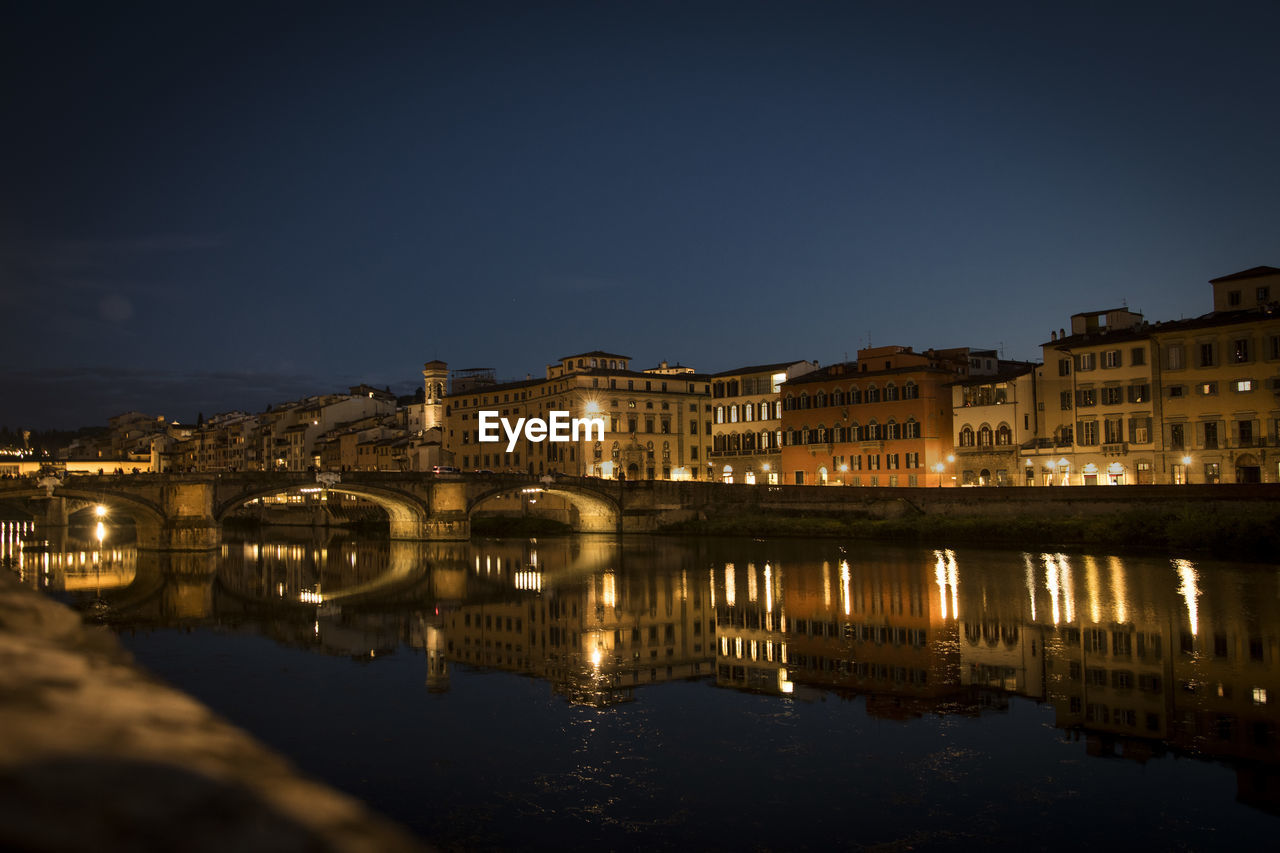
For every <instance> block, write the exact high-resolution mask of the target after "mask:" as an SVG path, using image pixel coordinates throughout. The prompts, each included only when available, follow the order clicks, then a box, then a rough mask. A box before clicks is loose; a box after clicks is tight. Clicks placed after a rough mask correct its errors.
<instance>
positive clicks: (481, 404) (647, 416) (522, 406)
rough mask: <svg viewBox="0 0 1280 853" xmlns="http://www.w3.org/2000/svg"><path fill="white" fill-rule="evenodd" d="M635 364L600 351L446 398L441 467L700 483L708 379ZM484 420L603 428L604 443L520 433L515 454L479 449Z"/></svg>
mask: <svg viewBox="0 0 1280 853" xmlns="http://www.w3.org/2000/svg"><path fill="white" fill-rule="evenodd" d="M630 362H631V359H630V357H629V356H624V355H618V354H616V353H607V352H603V351H599V350H597V351H594V352H588V353H581V354H578V355H572V356H565V357H563V358H561V359H559V360H558V361H557V362H556V363H555V364H550V365H547V368H546V375H545V376H544V377H543V378H541V379H532V378H530V379H525V380H521V381H516V382H496V381H494V382H491V384H490V383H486V382H484V381H481V382H476V381H472V379H471V378H470V377H469V381H468V382H467V383H466V385H465V387H464V390H462V391H461V392H459V391H457V390H454V389H450V393H449V394H448V395H447V396H446V397H445V398H444V403H443V409H444V412H443V418H444V425H445V426H444V430H443V434H442V437H441V440H442V443H443V448H444V451H445V453H444V457H443V458H447V459H452V460H453V464H454V465H456V466H458V467H460V468H462V469H463V470H467V471H469V470H492V471H519V472H524V473H528V474H539V475H540V474H548V473H560V474H567V475H571V476H583V477H603V478H607V479H612V478H623V479H644V480H653V479H664V480H680V479H699V478H700V477H701V476H705V475H702V474H701V471H702V468H701V466H702V465H703V464H704V463H705V462H706V461H707V460H708V459H709V457H710V452H711V411H710V408H711V407H710V398H711V386H710V379H709V377H706V376H702V375H699V374H696V373H693V372H689V371H690V369H689V368H680V369H678V372H677V371H676V370H675V369H673V368H670V367H669V366H666V365H661V366H659V367H657V368H654V369H653V370H652V371H637V370H632V369H631V364H630ZM481 411H497V412H498V413H499V417H501V418H505V419H507V420H508V421H509V422H510V423H511V424H512V425H514V424H515V423H516V421H517V419H519V418H542V419H547V418H549V417H550V416H551V413H552V412H553V411H561V412H568V413H569V417H571V418H580V419H593V418H600V419H602V420H603V421H604V424H605V434H604V438H603V439H600V438H599V437H598V434H596V433H592V434H589V437H588V434H586V433H585V431H584V433H580V435H579V440H577V441H571V442H552V441H547V440H542V441H533V440H530V439H529V438H528V437H527V435H526V434H525V433H523V432H521V434H520V435H519V436H518V437H517V439H516V441H515V443H514V445H510V446H509V442H508V441H507V439H506V437H505V435H504V436H503V438H502V440H501V441H496V442H481V441H480V421H479V413H480V412H481Z"/></svg>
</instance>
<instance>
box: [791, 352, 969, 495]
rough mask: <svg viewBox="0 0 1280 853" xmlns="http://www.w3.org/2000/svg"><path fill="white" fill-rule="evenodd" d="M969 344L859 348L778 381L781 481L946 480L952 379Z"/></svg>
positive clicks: (950, 461) (963, 367)
mask: <svg viewBox="0 0 1280 853" xmlns="http://www.w3.org/2000/svg"><path fill="white" fill-rule="evenodd" d="M969 371H970V363H969V350H968V349H967V348H961V349H952V350H929V351H927V352H923V353H917V352H913V351H912V350H911V348H910V347H900V346H887V347H876V348H868V349H862V350H859V351H858V359H857V361H853V362H845V363H842V364H834V365H831V366H829V367H825V368H822V369H820V370H814V371H812V372H810V373H807V374H805V375H803V376H800V377H797V378H796V379H794V380H791V381H789V382H787V383H786V385H785V386H784V387H783V389H782V392H781V393H782V438H783V446H782V466H783V469H784V477H783V480H782V481H783V482H785V483H788V484H795V485H814V484H817V485H847V486H933V485H954V476H955V474H954V459H955V457H954V454H953V452H952V451H953V445H952V438H951V436H952V429H951V411H952V409H951V388H950V385H951V383H952V382H954V381H956V380H957V379H962V378H965V377H967V376H968V375H969Z"/></svg>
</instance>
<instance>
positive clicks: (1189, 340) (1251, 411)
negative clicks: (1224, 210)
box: [1151, 267, 1280, 483]
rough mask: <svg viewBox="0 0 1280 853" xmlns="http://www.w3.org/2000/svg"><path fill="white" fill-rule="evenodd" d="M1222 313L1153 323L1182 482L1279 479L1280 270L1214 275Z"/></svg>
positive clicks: (1172, 457) (1166, 445)
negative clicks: (1154, 324)
mask: <svg viewBox="0 0 1280 853" xmlns="http://www.w3.org/2000/svg"><path fill="white" fill-rule="evenodd" d="M1211 284H1212V285H1213V291H1214V299H1213V304H1214V311H1213V313H1212V314H1210V315H1208V316H1206V317H1200V318H1197V319H1194V320H1182V321H1177V322H1171V323H1161V324H1159V325H1157V326H1156V327H1154V328H1153V329H1152V336H1151V337H1152V341H1153V344H1154V349H1155V351H1156V352H1157V353H1158V357H1159V370H1160V386H1161V388H1160V390H1161V396H1160V405H1161V407H1162V409H1163V431H1162V435H1161V436H1160V438H1162V439H1163V453H1162V454H1161V458H1160V462H1159V467H1160V470H1161V471H1162V472H1167V473H1166V476H1167V478H1168V479H1166V480H1165V482H1173V483H1183V482H1186V483H1261V482H1268V483H1274V482H1280V450H1278V449H1277V448H1278V447H1280V393H1278V392H1280V313H1277V310H1276V309H1277V302H1278V300H1280V270H1277V269H1275V268H1274V267H1257V268H1255V269H1252V270H1245V271H1244V272H1239V273H1236V274H1234V275H1229V276H1224V277H1222V278H1216V279H1214V280H1213V281H1212V282H1211Z"/></svg>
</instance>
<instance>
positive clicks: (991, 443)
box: [951, 361, 1038, 486]
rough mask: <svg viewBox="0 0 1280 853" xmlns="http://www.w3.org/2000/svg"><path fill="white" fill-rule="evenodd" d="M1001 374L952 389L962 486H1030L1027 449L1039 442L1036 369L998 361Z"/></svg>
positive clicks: (963, 382) (975, 378) (957, 465)
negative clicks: (1025, 459) (1024, 452)
mask: <svg viewBox="0 0 1280 853" xmlns="http://www.w3.org/2000/svg"><path fill="white" fill-rule="evenodd" d="M997 364H998V367H997V372H996V373H995V374H993V375H987V376H970V377H969V378H968V379H964V380H961V381H959V382H957V383H955V384H954V385H952V386H951V412H952V414H951V428H952V441H953V443H954V444H955V459H956V461H955V468H956V471H958V472H959V473H958V475H957V476H958V478H959V480H958V482H959V484H960V485H962V486H1024V485H1032V483H1029V482H1027V481H1028V479H1030V478H1029V477H1028V472H1031V471H1032V468H1031V466H1024V465H1022V464H1021V463H1022V460H1021V458H1020V451H1021V449H1022V446H1023V445H1024V444H1026V443H1028V442H1030V441H1033V440H1034V439H1035V438H1036V435H1037V433H1036V418H1037V406H1036V402H1037V401H1036V382H1035V380H1036V368H1037V367H1038V365H1034V364H1027V363H1025V362H1012V361H998V362H997Z"/></svg>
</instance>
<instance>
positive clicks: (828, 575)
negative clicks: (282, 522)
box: [0, 524, 1280, 849]
mask: <svg viewBox="0 0 1280 853" xmlns="http://www.w3.org/2000/svg"><path fill="white" fill-rule="evenodd" d="M113 535H115V536H117V538H119V537H121V536H123V535H124V534H123V533H122V532H120V531H113V532H111V533H110V534H109V535H108V537H107V541H106V542H104V543H103V545H102V546H101V547H99V546H98V544H97V543H96V541H93V540H92V539H91V538H87V539H81V540H77V539H76V538H75V536H74V534H73V536H72V537H71V539H69V540H68V541H65V542H59V543H55V547H51V548H50V549H48V550H44V551H35V550H32V549H31V547H30V545H31V541H32V539H33V537H34V536H35V533H34V531H32V530H31V529H30V526H29V525H23V524H5V525H4V530H3V536H0V557H2V558H3V560H4V563H5V565H6V566H8V568H9V569H10V570H12V571H13V572H15V573H17V574H18V575H19V576H20V577H21V578H22V579H23V581H24V582H25V583H28V584H30V585H32V586H34V587H39V588H43V589H46V590H48V591H50V592H51V593H53V594H55V595H57V596H59V597H62V598H64V599H65V600H68V601H69V602H71V603H72V604H74V605H75V606H77V607H80V608H81V609H83V610H85V611H86V612H87V613H88V614H89V616H90V618H95V619H100V620H102V621H105V622H107V623H108V624H110V625H112V626H114V627H115V628H116V629H117V630H118V631H119V632H120V635H121V639H122V641H123V642H124V643H125V645H126V646H127V647H128V648H129V649H130V650H132V651H133V653H134V654H135V656H136V657H137V659H138V661H139V662H140V663H141V664H142V665H144V666H146V667H147V668H149V669H151V670H152V671H154V672H155V673H157V674H158V675H160V676H161V677H163V678H165V679H167V680H168V681H170V682H171V683H173V684H175V685H176V686H178V687H180V688H181V689H183V690H186V691H188V692H190V693H192V694H193V695H195V696H197V697H198V698H200V699H201V700H203V701H204V702H206V703H207V704H208V705H210V706H211V707H213V708H214V709H215V710H217V711H219V712H220V713H221V714H223V715H224V716H226V717H228V718H229V719H231V720H232V721H233V722H235V723H237V724H238V725H240V726H242V727H244V728H245V729H247V730H249V731H250V732H252V733H253V734H255V735H257V736H258V737H259V738H261V739H262V740H263V741H265V742H266V743H268V744H269V745H271V746H272V747H274V748H275V749H277V750H279V751H280V752H282V753H284V754H286V755H287V756H289V757H290V758H291V759H292V760H293V761H294V762H295V763H296V764H297V765H298V766H299V767H301V768H302V769H303V770H305V771H306V772H308V773H310V774H312V775H314V776H317V777H319V778H321V779H323V780H325V781H327V782H329V783H330V784H332V785H334V786H335V787H338V788H340V789H343V790H345V791H348V792H350V793H352V794H354V795H356V796H358V797H360V798H362V799H364V800H365V801H367V802H368V803H370V804H371V805H372V806H373V807H374V808H376V809H378V810H380V811H382V812H384V813H386V814H388V815H389V816H391V817H393V818H395V819H396V820H398V821H400V822H402V823H403V824H405V825H407V826H409V827H410V828H411V829H413V830H414V831H416V832H418V833H419V834H420V835H421V836H422V837H423V838H425V839H427V840H429V841H431V842H434V843H436V844H439V845H441V846H444V847H451V848H468V849H471V848H494V847H502V848H513V847H514V848H530V847H552V846H565V845H573V846H582V845H592V846H596V847H600V848H606V849H608V848H618V847H624V846H625V847H632V846H635V845H637V844H645V845H646V846H649V847H657V848H687V847H691V846H699V847H708V848H719V849H730V848H733V849H741V848H751V849H761V848H774V849H796V848H818V847H830V846H838V847H877V846H887V847H891V848H894V849H900V848H905V847H908V846H910V847H914V848H925V849H928V848H944V847H945V848H955V847H970V846H973V845H976V844H979V843H984V844H985V843H1005V844H1009V843H1013V844H1019V845H1026V846H1029V847H1031V848H1033V849H1045V848H1051V849H1065V848H1076V847H1079V846H1080V845H1082V844H1090V843H1093V844H1105V845H1109V846H1110V845H1115V844H1118V843H1132V842H1137V843H1141V844H1144V845H1146V846H1148V847H1150V848H1152V849H1217V848H1225V847H1231V846H1236V845H1240V844H1258V843H1266V842H1267V840H1268V839H1270V838H1272V837H1274V835H1275V834H1276V832H1277V831H1280V818H1278V817H1277V815H1278V814H1280V727H1278V723H1280V707H1278V706H1280V618H1278V617H1280V567H1277V566H1276V565H1243V564H1233V563H1223V562H1210V561H1199V560H1191V559H1184V558H1183V557H1182V555H1169V556H1165V557H1142V558H1133V557H1123V558H1121V557H1116V556H1111V555H1108V554H1105V553H1101V552H1099V553H1094V554H1080V553H1068V554H1056V553H1055V554H1046V553H1040V552H1031V553H1022V552H1018V551H1008V550H1005V551H994V550H979V549H963V548H957V549H955V550H954V551H952V550H942V551H935V550H932V549H922V548H918V547H892V546H885V545H867V544H865V543H841V542H836V541H831V542H802V541H794V540H755V541H750V540H694V539H656V538H635V539H632V538H628V539H626V540H623V541H621V542H619V541H618V540H615V539H612V538H599V537H590V538H587V537H581V538H567V539H540V540H536V541H534V540H484V541H481V540H477V541H474V542H472V543H462V544H452V545H446V546H424V545H421V544H409V543H388V542H386V541H377V540H374V539H353V538H350V537H344V536H338V537H332V538H331V537H328V536H319V535H313V534H312V533H310V532H309V531H307V532H305V533H297V534H292V535H291V534H289V533H286V532H275V533H272V534H270V535H268V536H266V537H264V538H260V539H257V540H254V541H245V542H241V541H234V542H228V543H227V544H226V545H224V546H223V548H222V549H221V552H220V553H216V554H213V555H208V556H191V555H186V556H172V557H171V556H163V555H157V554H149V553H146V552H143V553H139V552H136V551H135V550H134V549H132V548H131V547H130V546H128V545H127V544H112V541H111V538H112V536H113Z"/></svg>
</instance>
